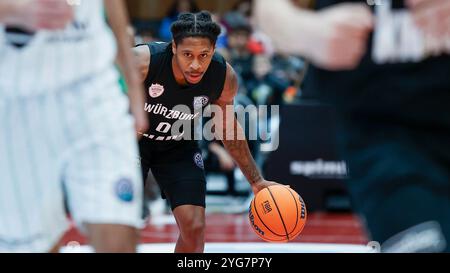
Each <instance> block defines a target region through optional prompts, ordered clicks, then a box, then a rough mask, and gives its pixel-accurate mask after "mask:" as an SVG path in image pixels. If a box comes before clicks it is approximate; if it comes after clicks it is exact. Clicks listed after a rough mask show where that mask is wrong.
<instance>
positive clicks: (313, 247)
mask: <svg viewBox="0 0 450 273" xmlns="http://www.w3.org/2000/svg"><path fill="white" fill-rule="evenodd" d="M174 249H175V244H174V243H166V244H142V245H139V247H138V252H139V253H173V250H174ZM60 252H61V253H92V252H93V249H92V248H91V247H89V246H73V247H63V248H61V249H60ZM371 252H373V250H372V248H370V247H368V246H365V245H351V244H310V243H287V244H271V243H207V244H206V245H205V253H371Z"/></svg>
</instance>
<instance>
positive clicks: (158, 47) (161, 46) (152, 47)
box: [135, 42, 170, 55]
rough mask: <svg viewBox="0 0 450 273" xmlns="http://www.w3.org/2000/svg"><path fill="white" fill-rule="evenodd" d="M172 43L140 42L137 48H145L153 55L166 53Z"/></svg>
mask: <svg viewBox="0 0 450 273" xmlns="http://www.w3.org/2000/svg"><path fill="white" fill-rule="evenodd" d="M169 45H170V44H169V43H166V42H150V43H146V44H138V45H136V46H135V49H136V50H145V51H146V52H148V53H150V54H151V55H158V54H164V53H166V52H167V48H168V46H169Z"/></svg>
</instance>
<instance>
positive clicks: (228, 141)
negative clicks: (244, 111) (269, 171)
mask: <svg viewBox="0 0 450 273" xmlns="http://www.w3.org/2000/svg"><path fill="white" fill-rule="evenodd" d="M225 130H226V129H224V135H225V136H227V132H225ZM234 132H236V133H235V134H234V136H233V137H226V138H224V139H223V140H222V142H223V144H224V146H225V148H226V149H227V151H228V152H229V153H230V155H231V157H233V159H234V160H235V161H236V163H237V164H238V166H239V168H240V169H241V171H242V173H243V174H244V175H245V177H246V178H247V180H248V181H249V183H250V184H254V183H256V182H258V181H260V180H261V179H262V176H261V173H260V172H259V170H258V167H257V166H256V163H255V160H254V159H253V156H252V154H251V153H250V149H249V147H248V144H247V140H245V139H244V140H242V138H238V137H237V136H239V135H243V130H242V127H241V126H240V125H239V123H238V122H237V121H236V119H234ZM228 136H229V134H228Z"/></svg>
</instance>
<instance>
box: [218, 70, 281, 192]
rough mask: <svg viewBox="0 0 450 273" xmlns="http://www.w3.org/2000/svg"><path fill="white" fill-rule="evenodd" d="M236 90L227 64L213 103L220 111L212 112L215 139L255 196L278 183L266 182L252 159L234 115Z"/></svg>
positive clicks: (233, 76)
mask: <svg viewBox="0 0 450 273" xmlns="http://www.w3.org/2000/svg"><path fill="white" fill-rule="evenodd" d="M237 90H238V82H237V77H236V74H235V72H234V70H233V68H232V67H231V66H230V65H229V64H227V75H226V79H225V85H224V89H223V91H222V95H221V96H220V98H219V99H218V100H217V101H215V102H214V105H216V106H218V107H219V109H217V110H221V111H220V113H217V112H219V111H213V112H214V126H215V133H216V137H217V139H219V140H222V142H223V144H224V146H225V149H226V150H227V151H228V153H229V154H230V155H231V157H232V158H233V159H234V161H235V162H236V163H237V165H238V166H239V168H240V169H241V171H242V173H243V174H244V175H245V177H246V178H247V180H248V182H249V183H250V185H251V187H252V190H253V192H254V193H255V194H256V193H258V192H259V191H260V190H262V189H263V188H266V187H268V186H272V185H278V183H275V182H271V181H266V180H265V179H264V178H263V177H262V175H261V173H260V171H259V170H258V167H257V166H256V163H255V160H254V159H253V156H252V154H251V153H250V149H249V147H248V144H247V140H246V139H245V134H244V131H243V129H242V127H241V125H240V124H239V123H238V121H237V120H236V117H235V115H234V106H233V102H234V97H235V96H236V93H237Z"/></svg>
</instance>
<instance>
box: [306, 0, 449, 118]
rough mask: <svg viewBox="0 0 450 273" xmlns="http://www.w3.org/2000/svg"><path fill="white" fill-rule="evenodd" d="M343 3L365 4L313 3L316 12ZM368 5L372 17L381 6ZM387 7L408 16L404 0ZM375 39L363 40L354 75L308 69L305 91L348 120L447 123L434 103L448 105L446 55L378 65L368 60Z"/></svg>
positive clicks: (338, 0) (327, 0)
mask: <svg viewBox="0 0 450 273" xmlns="http://www.w3.org/2000/svg"><path fill="white" fill-rule="evenodd" d="M344 2H351V3H355V2H359V3H364V4H365V5H367V3H368V2H367V1H366V0H316V9H318V10H320V9H323V8H327V7H330V6H331V5H335V4H339V3H344ZM372 2H373V3H374V4H373V5H371V6H370V7H371V9H372V10H373V11H374V12H375V10H377V9H379V8H382V6H377V5H376V3H377V2H378V3H379V1H372ZM372 2H370V3H372ZM385 3H386V2H384V3H383V4H385ZM389 3H390V4H391V7H390V12H392V14H395V13H401V12H408V10H407V8H406V5H405V4H404V1H403V0H392V1H389ZM375 14H376V13H375ZM375 31H376V30H375ZM373 39H374V35H371V36H370V39H369V40H368V41H367V43H368V44H367V52H366V54H365V55H364V56H363V58H362V60H361V63H360V64H359V66H358V67H357V68H355V69H353V70H346V71H329V70H326V69H322V68H319V67H316V66H314V65H311V66H310V67H309V69H308V73H307V76H306V78H305V82H304V91H305V92H306V93H308V94H310V95H312V96H315V97H319V98H321V99H322V101H325V102H329V103H332V104H333V105H335V106H337V107H338V109H340V110H342V111H344V113H348V114H351V115H352V116H356V115H361V114H364V115H377V116H380V115H386V116H392V115H394V116H402V117H404V118H405V119H409V118H411V119H416V118H417V117H416V116H418V115H425V114H427V115H429V117H427V119H430V120H431V119H432V118H433V116H435V118H436V119H438V118H439V119H440V118H444V116H445V118H446V119H448V120H449V122H450V118H449V116H450V115H448V114H446V115H442V116H441V115H436V112H439V111H445V112H447V110H446V109H445V108H447V107H444V104H442V105H441V106H439V105H437V104H436V103H433V101H442V100H445V101H448V98H449V97H450V95H449V94H450V76H449V75H450V56H449V55H445V54H443V55H441V56H438V57H427V58H424V59H423V60H420V61H409V60H408V61H405V62H390V63H382V64H379V63H376V62H375V61H374V59H373V56H372V51H373V50H374V45H373ZM441 108H442V109H441ZM420 119H423V117H420Z"/></svg>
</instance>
